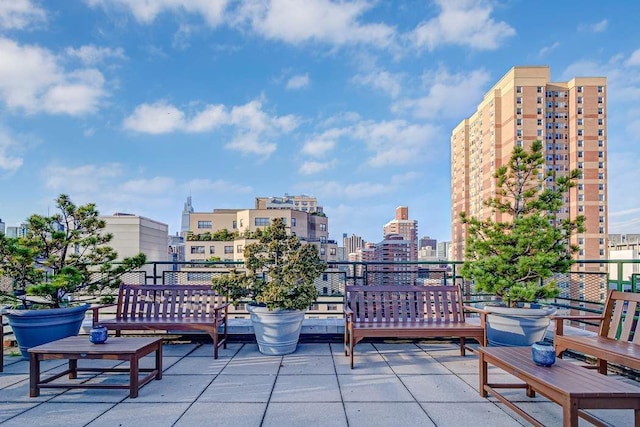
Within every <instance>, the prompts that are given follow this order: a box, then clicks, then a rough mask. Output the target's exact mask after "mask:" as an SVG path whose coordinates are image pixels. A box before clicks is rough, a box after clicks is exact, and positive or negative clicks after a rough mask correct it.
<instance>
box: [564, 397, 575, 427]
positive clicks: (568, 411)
mask: <svg viewBox="0 0 640 427" xmlns="http://www.w3.org/2000/svg"><path fill="white" fill-rule="evenodd" d="M562 426H563V427H578V402H577V401H576V400H574V399H569V401H565V402H564V403H563V405H562Z"/></svg>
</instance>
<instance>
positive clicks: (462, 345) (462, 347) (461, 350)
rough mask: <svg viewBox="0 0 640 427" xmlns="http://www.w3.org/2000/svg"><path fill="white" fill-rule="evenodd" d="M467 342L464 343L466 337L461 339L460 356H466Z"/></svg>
mask: <svg viewBox="0 0 640 427" xmlns="http://www.w3.org/2000/svg"><path fill="white" fill-rule="evenodd" d="M464 346H465V342H464V337H460V356H462V357H464V356H465V348H464Z"/></svg>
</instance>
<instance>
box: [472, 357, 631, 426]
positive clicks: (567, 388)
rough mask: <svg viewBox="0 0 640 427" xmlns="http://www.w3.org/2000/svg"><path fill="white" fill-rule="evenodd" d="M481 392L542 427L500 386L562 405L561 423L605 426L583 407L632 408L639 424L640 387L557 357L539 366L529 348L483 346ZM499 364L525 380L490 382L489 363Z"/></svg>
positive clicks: (482, 394) (508, 371)
mask: <svg viewBox="0 0 640 427" xmlns="http://www.w3.org/2000/svg"><path fill="white" fill-rule="evenodd" d="M478 354H479V355H480V395H481V396H482V397H487V394H488V393H491V394H492V395H493V396H495V397H496V398H497V399H498V400H500V401H501V402H502V403H504V404H505V405H507V406H508V407H509V408H511V409H512V410H513V411H515V412H517V413H518V414H519V415H521V416H522V417H524V418H525V419H526V420H527V421H529V422H530V423H531V424H533V425H534V426H542V424H541V423H540V422H538V421H537V420H536V419H535V418H533V417H532V416H530V415H529V414H527V413H526V412H524V411H523V410H522V409H520V408H519V407H518V406H516V405H515V404H514V403H513V402H510V401H509V400H508V399H507V398H506V397H505V396H503V395H502V394H500V393H499V392H497V391H496V389H500V388H526V390H527V396H529V397H534V396H535V393H536V392H538V393H540V394H541V395H543V396H545V397H546V398H548V399H549V400H552V401H554V402H556V403H558V404H559V405H561V406H562V425H563V426H565V427H568V426H572V427H577V426H578V417H579V416H580V417H582V418H584V419H586V420H587V421H589V422H591V423H593V424H595V425H597V426H603V425H606V424H603V423H602V422H600V421H599V420H597V419H595V418H594V417H592V416H591V415H589V414H587V413H585V412H584V411H582V409H633V410H634V411H635V418H634V420H635V426H636V427H640V387H636V386H634V385H632V384H627V383H625V382H622V381H618V380H615V379H613V378H611V377H608V376H606V375H602V374H598V373H597V372H594V371H593V370H590V369H585V368H584V367H581V366H577V365H576V364H574V363H571V362H569V361H566V360H562V359H558V360H556V363H555V364H554V365H553V366H551V367H548V368H545V367H542V366H537V365H536V364H535V363H533V361H532V360H531V348H530V347H480V348H478ZM488 364H492V365H494V366H497V367H499V368H501V369H503V370H505V371H506V372H507V373H509V374H511V375H513V376H515V377H517V378H519V379H520V380H522V381H524V384H523V383H519V384H491V383H489V379H488V375H487V374H488V373H487V365H488Z"/></svg>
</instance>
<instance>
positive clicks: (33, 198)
mask: <svg viewBox="0 0 640 427" xmlns="http://www.w3.org/2000/svg"><path fill="white" fill-rule="evenodd" d="M577 8H578V7H577V3H576V2H573V1H542V0H541V1H529V0H505V1H497V0H496V1H492V0H487V1H481V0H460V1H455V0H446V1H445V0H439V1H426V0H422V1H418V0H404V1H402V0H400V1H385V0H378V1H376V0H355V1H338V0H333V1H332V0H304V1H303V0H246V1H238V0H65V1H55V2H52V1H38V0H0V218H2V220H3V221H4V222H5V223H6V224H7V225H17V224H18V223H19V222H20V221H22V220H23V219H25V218H26V217H27V216H28V215H30V214H31V213H34V212H37V213H44V214H46V213H47V209H48V208H52V207H53V200H54V199H55V197H56V196H57V195H58V194H60V193H67V194H69V195H70V196H71V197H72V200H74V201H75V202H77V203H86V202H95V203H96V204H97V207H98V209H99V210H100V212H101V213H103V214H111V213H113V212H128V213H134V214H138V215H143V216H147V217H149V218H152V219H155V220H158V221H161V222H165V223H167V224H168V225H169V230H170V232H171V233H175V232H177V231H179V227H180V214H181V210H182V207H183V203H184V202H185V200H186V197H187V196H189V195H191V196H192V198H193V205H194V207H195V209H196V211H210V210H212V209H214V208H252V207H253V206H254V199H255V197H257V196H277V195H283V194H284V193H289V194H308V195H313V196H315V197H317V198H318V201H319V203H320V204H321V205H323V206H324V209H325V212H326V214H327V215H328V216H329V218H330V222H329V227H330V229H329V231H330V237H331V238H333V239H336V240H339V239H340V238H341V236H342V233H348V234H351V233H354V234H357V235H360V236H362V237H364V238H365V239H366V240H368V241H380V240H381V239H382V226H383V224H385V223H386V222H387V221H388V220H390V219H392V218H393V217H394V214H395V208H396V207H397V206H399V205H406V206H409V214H410V217H411V218H412V219H417V220H418V221H419V230H420V235H421V236H423V235H430V236H432V237H435V238H437V239H438V240H450V221H451V218H450V168H449V164H450V150H449V137H450V133H451V130H452V129H453V127H454V126H455V125H456V124H458V123H459V122H460V120H462V119H464V118H465V117H468V116H469V115H471V114H472V112H473V111H474V108H475V106H476V105H477V103H478V102H479V101H480V100H481V99H482V96H483V94H484V93H485V92H486V91H487V90H488V89H489V88H490V87H491V86H492V85H493V84H494V83H495V82H496V81H497V80H498V79H499V78H500V77H501V76H502V75H504V74H505V73H506V72H507V71H508V70H509V69H510V68H511V67H512V66H514V65H549V66H551V75H552V79H553V80H556V81H565V80H567V79H570V78H572V77H574V76H606V77H607V78H608V88H609V91H608V95H609V96H608V133H609V135H608V144H609V145H608V166H609V219H610V224H609V232H636V233H637V232H640V196H638V193H637V187H636V186H637V185H638V183H639V182H640V167H639V165H640V136H639V135H640V26H639V25H638V17H639V16H640V2H637V1H635V0H628V1H622V0H618V1H610V2H604V1H592V0H585V1H581V2H579V11H577V10H576V9H577Z"/></svg>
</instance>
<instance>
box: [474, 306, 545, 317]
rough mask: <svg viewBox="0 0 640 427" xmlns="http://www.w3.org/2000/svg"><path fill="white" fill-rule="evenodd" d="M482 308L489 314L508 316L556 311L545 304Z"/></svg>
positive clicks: (534, 315) (542, 314) (527, 315)
mask: <svg viewBox="0 0 640 427" xmlns="http://www.w3.org/2000/svg"><path fill="white" fill-rule="evenodd" d="M484 310H485V311H487V312H488V313H491V314H504V315H508V316H523V317H540V316H550V315H552V314H553V313H555V312H556V311H557V309H556V308H555V307H551V306H546V307H541V308H511V307H496V306H485V307H484Z"/></svg>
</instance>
